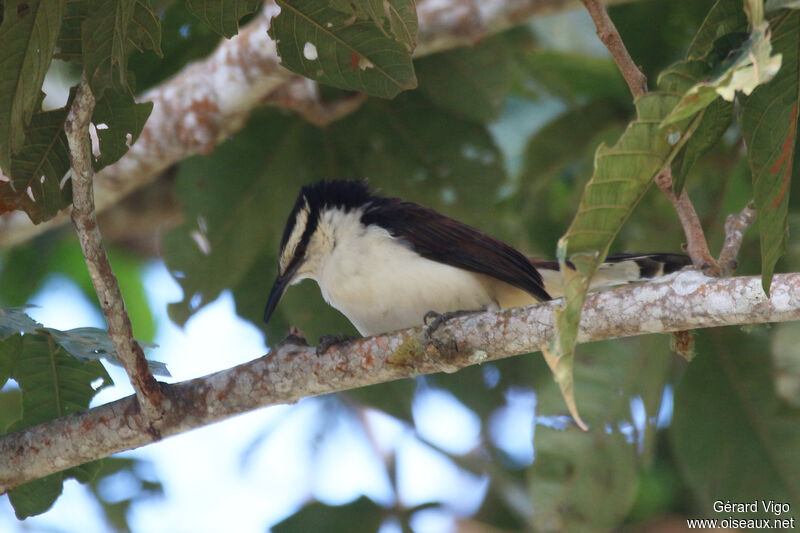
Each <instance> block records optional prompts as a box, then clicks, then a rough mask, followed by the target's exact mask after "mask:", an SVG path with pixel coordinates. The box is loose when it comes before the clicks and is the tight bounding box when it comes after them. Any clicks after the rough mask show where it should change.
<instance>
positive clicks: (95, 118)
mask: <svg viewBox="0 0 800 533" xmlns="http://www.w3.org/2000/svg"><path fill="white" fill-rule="evenodd" d="M152 110H153V102H144V103H141V104H137V103H136V101H135V100H134V99H133V94H132V93H131V92H130V90H129V89H108V90H106V91H105V92H104V93H103V97H102V98H101V99H100V100H98V102H97V106H96V107H95V109H94V114H92V122H93V123H94V125H95V128H97V138H98V140H99V141H100V146H99V148H100V155H99V157H96V158H95V159H94V169H95V171H99V170H100V169H102V168H103V167H105V166H108V165H110V164H112V163H115V162H117V161H118V160H119V158H120V157H122V156H123V155H125V153H126V152H127V151H128V149H129V148H130V147H131V146H132V145H133V143H135V142H136V139H138V138H139V134H140V133H141V132H142V128H144V124H145V122H147V117H149V116H150V111H152Z"/></svg>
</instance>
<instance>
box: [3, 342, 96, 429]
mask: <svg viewBox="0 0 800 533" xmlns="http://www.w3.org/2000/svg"><path fill="white" fill-rule="evenodd" d="M20 337H21V338H22V341H21V343H19V346H20V349H21V351H20V353H19V354H17V357H18V358H17V364H16V366H15V371H14V376H13V377H14V379H15V380H16V381H17V383H19V386H20V388H21V389H22V413H23V416H22V419H21V420H20V421H19V423H18V424H15V426H14V429H15V430H17V429H21V428H26V427H29V426H32V425H34V424H39V423H41V422H46V421H48V420H52V419H54V418H58V417H61V416H64V415H66V414H70V413H75V412H78V411H81V410H84V409H86V408H88V407H89V402H90V401H91V400H92V398H93V397H94V395H95V394H97V391H99V390H100V389H101V388H103V387H105V386H107V385H110V384H111V378H110V377H109V376H108V374H107V373H106V371H105V369H104V368H103V365H101V364H100V362H99V361H89V362H87V363H83V362H81V361H79V360H77V359H76V358H74V357H72V356H70V355H69V354H67V353H66V351H65V350H64V349H63V348H62V347H61V346H59V345H58V344H57V343H56V342H55V341H54V339H53V338H52V337H51V336H50V335H47V334H39V335H32V334H27V335H24V336H20ZM12 339H13V338H12ZM16 342H19V341H16ZM97 379H100V380H102V382H101V384H100V385H99V386H98V387H96V388H93V387H92V382H94V381H95V380H97Z"/></svg>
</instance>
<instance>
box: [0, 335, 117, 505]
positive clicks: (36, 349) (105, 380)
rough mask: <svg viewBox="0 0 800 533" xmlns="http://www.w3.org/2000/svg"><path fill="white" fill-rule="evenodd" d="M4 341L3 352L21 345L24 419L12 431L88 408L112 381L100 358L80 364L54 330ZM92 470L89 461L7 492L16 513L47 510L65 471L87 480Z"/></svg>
mask: <svg viewBox="0 0 800 533" xmlns="http://www.w3.org/2000/svg"><path fill="white" fill-rule="evenodd" d="M0 346H2V348H0V350H2V351H3V352H5V351H6V350H7V349H10V348H11V349H16V350H17V353H16V354H15V357H16V365H15V368H14V375H13V378H14V379H15V380H16V381H17V383H18V384H19V386H20V389H21V390H22V418H20V419H18V420H17V421H16V422H14V423H13V424H12V425H11V427H10V428H9V429H10V430H12V431H16V430H19V429H23V428H26V427H29V426H32V425H35V424H39V423H42V422H47V421H48V420H52V419H54V418H58V417H61V416H64V415H67V414H70V413H75V412H78V411H82V410H84V409H87V408H88V407H89V402H91V400H92V398H93V397H94V395H95V394H97V392H98V391H99V390H100V389H102V388H103V387H106V386H108V385H110V384H111V378H110V377H109V376H108V374H107V373H106V371H105V369H104V368H103V365H101V364H100V362H98V361H90V362H88V363H81V362H80V361H78V360H77V359H75V358H73V357H71V356H69V355H68V354H67V353H66V352H65V351H64V349H63V348H62V347H60V346H59V345H58V344H56V343H55V342H54V341H53V338H52V337H51V336H50V335H47V334H32V333H28V334H26V335H19V334H16V335H14V336H12V337H10V338H9V339H6V341H5V342H4V343H2V345H0ZM2 355H4V354H3V353H2V352H0V356H2ZM98 380H99V385H95V386H93V384H94V383H95V382H96V381H98ZM92 471H93V467H91V466H87V467H86V468H77V469H76V468H72V469H69V470H67V471H65V472H58V473H56V474H51V475H49V476H47V477H44V478H41V479H37V480H34V481H31V482H29V483H25V484H24V485H20V486H19V487H17V488H16V489H14V490H13V491H11V492H10V493H9V498H10V501H11V504H12V505H13V506H14V512H15V513H16V515H17V518H19V519H20V520H21V519H24V518H26V517H28V516H32V515H34V514H40V513H43V512H45V511H46V510H48V509H49V508H50V507H51V506H52V505H53V503H54V502H55V501H56V499H57V498H58V496H59V495H60V494H61V489H62V484H63V481H64V478H65V477H66V476H73V477H77V478H78V479H84V480H86V479H89V478H90V477H91V473H92Z"/></svg>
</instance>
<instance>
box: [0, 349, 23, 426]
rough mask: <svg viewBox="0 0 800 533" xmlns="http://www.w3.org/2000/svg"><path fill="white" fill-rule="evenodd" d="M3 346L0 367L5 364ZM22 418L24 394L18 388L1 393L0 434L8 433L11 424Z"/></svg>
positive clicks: (0, 351) (0, 353) (0, 350)
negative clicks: (3, 361)
mask: <svg viewBox="0 0 800 533" xmlns="http://www.w3.org/2000/svg"><path fill="white" fill-rule="evenodd" d="M3 344H4V343H0V365H2V364H3V363H2V359H3ZM0 381H1V380H0ZM0 388H2V387H0ZM20 418H22V392H21V391H20V390H19V389H16V388H9V389H7V390H4V391H0V434H2V433H5V432H6V431H8V428H9V427H10V426H11V424H14V423H15V422H16V421H17V420H19V419H20Z"/></svg>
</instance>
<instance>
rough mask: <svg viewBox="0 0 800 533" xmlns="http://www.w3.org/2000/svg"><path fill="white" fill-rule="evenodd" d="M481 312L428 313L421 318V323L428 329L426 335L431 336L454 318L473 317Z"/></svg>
mask: <svg viewBox="0 0 800 533" xmlns="http://www.w3.org/2000/svg"><path fill="white" fill-rule="evenodd" d="M482 311H483V310H465V311H448V312H446V313H437V312H436V311H428V312H427V313H425V316H424V317H422V323H423V324H424V325H425V326H426V327H427V328H428V329H427V330H426V331H427V334H428V335H432V334H433V333H435V332H436V330H437V329H439V328H440V327H441V326H442V325H443V324H444V323H445V322H447V321H448V320H450V319H451V318H456V317H459V316H465V315H474V314H475V313H481V312H482Z"/></svg>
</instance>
